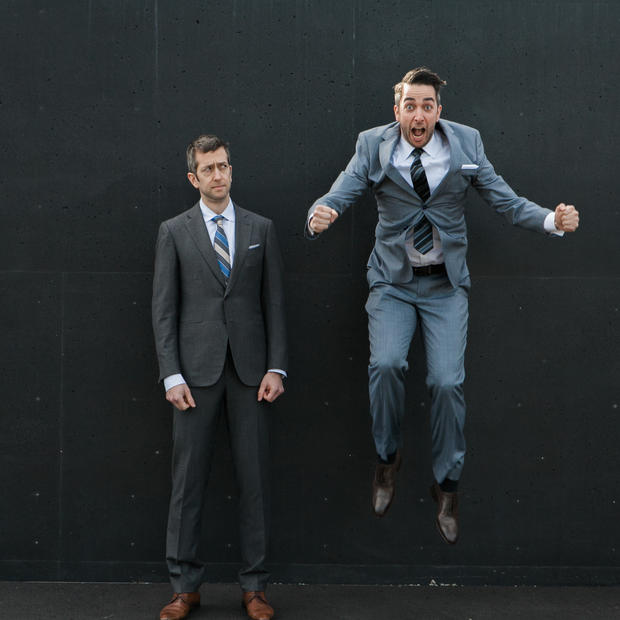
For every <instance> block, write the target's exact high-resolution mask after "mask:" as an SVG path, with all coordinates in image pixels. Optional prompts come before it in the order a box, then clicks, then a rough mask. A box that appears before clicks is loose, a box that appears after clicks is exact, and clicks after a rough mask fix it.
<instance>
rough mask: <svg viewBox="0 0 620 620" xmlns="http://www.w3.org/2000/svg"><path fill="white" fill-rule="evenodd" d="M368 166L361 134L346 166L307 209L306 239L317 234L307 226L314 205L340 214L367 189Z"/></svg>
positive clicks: (366, 145)
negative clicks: (327, 189)
mask: <svg viewBox="0 0 620 620" xmlns="http://www.w3.org/2000/svg"><path fill="white" fill-rule="evenodd" d="M369 166H370V155H369V150H368V144H367V141H366V139H365V138H364V136H363V134H360V135H359V136H358V138H357V143H356V145H355V153H354V155H353V157H352V158H351V161H349V163H348V165H347V167H346V168H345V170H344V171H342V172H341V173H340V174H339V175H338V178H337V179H336V180H335V181H334V183H333V185H332V186H331V188H330V190H329V192H327V194H325V195H324V196H321V198H319V199H318V200H315V201H314V203H313V205H312V206H311V207H310V209H309V210H308V214H307V215H306V222H305V228H304V233H305V236H306V237H307V238H308V239H316V238H317V237H318V236H319V235H318V234H313V233H312V232H310V229H309V228H308V222H309V221H310V215H311V214H312V213H313V212H314V208H315V207H316V205H319V204H321V205H326V206H328V207H331V208H332V209H334V211H337V212H338V215H342V213H343V212H344V211H346V210H347V209H348V208H349V207H351V206H353V205H354V204H355V202H357V200H358V199H359V198H360V197H361V196H363V194H364V193H365V192H366V190H367V189H368V187H369V185H370V182H369V180H368V169H369Z"/></svg>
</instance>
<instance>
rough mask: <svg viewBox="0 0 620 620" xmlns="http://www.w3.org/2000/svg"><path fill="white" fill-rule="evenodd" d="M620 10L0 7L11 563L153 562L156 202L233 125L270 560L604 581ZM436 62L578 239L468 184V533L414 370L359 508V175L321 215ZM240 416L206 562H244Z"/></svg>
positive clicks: (493, 142)
mask: <svg viewBox="0 0 620 620" xmlns="http://www.w3.org/2000/svg"><path fill="white" fill-rule="evenodd" d="M619 24H620V4H618V3H616V2H613V1H594V2H593V1H590V0H587V1H586V0H584V1H573V2H564V1H559V0H549V1H547V2H538V1H537V2H530V1H519V2H511V1H500V2H497V1H481V0H473V1H472V2H459V1H453V0H447V1H441V2H440V1H420V0H414V1H411V0H409V1H407V2H404V1H392V2H388V1H374V2H373V1H371V0H343V1H341V2H327V1H324V0H317V1H314V2H310V1H301V0H297V1H292V0H291V1H285V0H280V1H276V0H274V1H266V0H264V1H258V0H254V1H251V0H247V1H243V0H234V1H222V2H200V1H198V0H191V1H190V0H188V1H185V2H181V3H179V2H172V1H163V0H140V1H138V0H124V1H123V0H108V1H103V0H102V1H96V0H90V1H89V2H77V1H76V2H70V1H69V0H64V1H59V2H43V1H36V0H31V1H28V2H22V1H18V0H5V1H4V2H2V3H1V5H0V39H1V40H2V41H3V43H4V45H3V52H2V57H1V63H0V66H1V70H2V74H1V79H0V131H1V136H2V139H1V140H0V170H1V171H2V172H1V174H0V235H1V242H0V299H1V300H2V303H1V304H0V325H2V327H3V334H4V337H3V338H2V339H1V340H0V342H1V357H0V393H1V394H2V404H1V406H0V414H1V416H2V429H3V430H2V431H1V432H0V488H1V489H2V493H3V501H2V505H1V507H0V549H1V550H2V552H1V557H0V578H3V579H76V580H90V579H99V580H101V579H120V580H123V579H141V580H159V579H165V567H164V563H163V555H164V530H165V521H166V508H167V500H168V493H169V462H170V425H171V424H170V423H171V420H170V411H169V408H168V406H167V404H166V403H165V401H164V399H163V390H162V388H161V387H160V386H158V385H157V384H156V379H157V371H156V362H155V356H154V349H153V344H152V334H151V327H150V286H151V277H152V261H153V247H154V240H155V235H156V231H157V227H158V224H159V222H160V221H161V220H163V219H166V218H168V217H171V216H173V215H175V214H176V213H179V212H181V211H182V210H184V209H186V208H188V207H189V206H191V204H193V202H194V201H195V200H196V195H195V193H194V190H193V189H192V188H191V187H190V186H189V184H188V183H187V181H186V179H185V166H184V150H185V146H186V144H187V143H188V142H189V141H190V140H191V139H192V138H193V137H195V136H196V135H197V134H199V133H203V132H213V133H217V134H218V135H221V136H222V137H223V138H225V139H227V140H228V141H229V142H230V143H231V147H232V151H233V166H234V171H235V175H234V177H235V180H234V185H233V192H232V194H233V198H234V199H235V200H236V201H237V202H238V203H239V204H241V205H242V206H245V207H246V208H249V209H251V210H254V211H257V212H258V213H261V214H264V215H266V216H268V217H271V218H272V219H274V221H275V222H276V225H277V230H278V235H279V239H280V242H281V245H282V249H283V252H284V256H285V259H286V287H287V305H288V314H289V332H290V339H291V367H290V379H289V381H288V384H287V392H286V394H285V396H284V397H283V398H282V399H281V400H280V401H279V402H278V403H277V404H276V405H275V406H274V408H273V416H272V445H273V450H272V462H273V484H274V494H273V495H274V497H273V515H274V528H273V544H272V553H271V562H272V568H273V573H274V577H275V578H276V579H278V580H283V581H323V582H330V581H331V582H338V583H340V582H372V583H376V582H396V583H410V582H417V581H428V580H430V579H431V578H436V579H437V580H444V581H446V580H447V581H449V582H450V583H452V582H455V583H512V582H515V583H517V582H518V583H617V581H618V577H619V575H620V568H619V560H618V555H619V554H620V546H619V544H618V543H619V542H620V541H619V540H618V534H617V528H616V527H615V526H616V523H617V520H618V508H619V505H620V493H619V492H618V474H617V472H618V471H619V469H620V457H619V452H618V450H617V445H618V416H619V415H620V409H619V408H618V404H619V403H620V393H619V389H618V375H619V365H618V356H617V348H618V335H617V334H618V325H619V319H620V315H619V311H618V308H619V307H620V291H619V289H618V276H619V262H620V261H619V256H618V250H617V248H618V228H619V227H618V223H619V209H618V205H617V198H616V186H615V181H616V179H615V176H616V174H615V168H616V164H617V159H618V146H617V145H618V138H619V137H620V127H619V122H618V114H617V112H616V111H617V109H618V104H619V103H620V88H619V86H618V83H617V78H616V77H615V76H616V74H617V58H618V54H619V52H620V42H619V40H618V37H617V34H616V33H617V30H618V26H619ZM420 64H426V65H428V66H430V67H431V68H433V69H434V70H435V71H437V72H438V73H439V74H440V75H441V76H442V77H444V78H445V79H446V80H447V81H448V86H447V88H446V89H445V91H444V95H443V105H444V109H443V116H444V117H445V118H448V119H450V120H454V121H458V122H461V123H465V124H469V125H473V126H475V127H477V128H478V129H479V130H480V131H481V133H482V137H483V139H484V142H485V147H486V151H487V155H488V156H489V158H490V160H491V161H492V162H493V163H494V165H495V167H496V169H497V170H498V171H499V172H500V173H501V174H502V175H503V176H504V177H505V178H506V179H507V180H508V181H509V182H510V183H511V184H512V186H513V187H514V188H515V189H516V190H517V191H518V192H519V193H522V194H524V195H526V196H528V197H529V198H530V199H532V200H534V201H536V202H538V203H540V204H542V205H544V206H549V207H552V208H553V207H554V206H555V204H557V203H558V202H560V201H568V202H572V203H574V204H576V205H577V207H578V208H579V210H580V212H581V215H582V226H581V228H580V230H579V232H578V233H577V234H576V235H574V236H571V237H570V238H565V239H562V240H550V239H548V238H545V237H544V236H543V235H535V234H532V233H528V232H526V231H522V230H519V229H515V228H512V227H511V226H509V225H508V224H507V223H506V222H504V221H503V220H501V219H500V218H498V217H496V216H495V215H494V213H493V212H492V210H490V209H489V208H488V207H487V206H486V205H485V204H483V203H482V202H481V201H480V200H479V199H478V198H477V197H476V196H472V198H471V201H470V206H469V211H468V226H469V234H470V255H469V264H470V269H471V271H472V274H473V288H472V294H471V308H470V310H471V320H470V336H469V349H468V357H467V371H468V378H467V383H466V395H467V399H468V405H469V409H468V422H467V435H468V440H469V456H468V461H467V465H466V472H465V475H464V478H463V484H462V489H463V494H462V509H461V513H462V517H461V522H462V539H461V541H460V542H459V544H458V545H457V546H456V547H455V548H448V547H446V546H445V545H443V543H442V542H441V540H440V539H439V537H438V536H437V534H436V532H435V531H434V527H433V508H432V506H431V502H430V500H429V497H428V484H429V483H430V480H431V471H430V456H429V428H428V416H427V412H428V399H427V395H426V392H425V388H424V377H423V374H424V360H423V353H422V351H421V350H420V343H419V342H418V341H417V340H416V341H415V342H414V345H413V347H412V352H411V367H412V370H411V373H410V386H409V387H410V390H409V411H408V412H407V416H406V422H405V444H404V448H403V451H404V459H405V462H404V468H403V470H402V472H401V475H400V478H399V483H398V484H399V488H398V497H397V501H396V503H395V505H394V507H393V508H392V509H391V511H390V515H389V517H387V518H386V519H384V520H381V521H378V520H377V519H375V518H374V517H373V515H372V514H371V510H370V497H369V495H370V479H371V475H372V469H373V462H374V461H373V459H374V455H373V447H372V442H371V439H370V433H369V428H370V425H369V417H368V402H367V386H366V377H367V375H366V365H367V359H368V344H367V333H366V318H365V314H364V310H363V305H364V301H365V296H366V283H365V267H364V266H365V261H366V257H367V255H368V253H369V251H370V248H371V247H372V241H373V229H374V225H375V221H376V211H375V207H374V202H373V200H372V198H371V197H368V198H366V199H364V200H363V201H361V202H360V204H359V205H358V206H357V207H356V208H355V209H352V210H350V211H349V212H348V213H347V214H346V215H345V216H343V217H342V218H341V220H339V221H338V223H337V226H335V227H334V229H333V230H332V231H330V233H329V234H328V235H325V236H324V237H323V238H321V239H320V240H319V241H317V242H315V243H309V242H307V241H305V240H304V239H303V236H302V226H303V220H304V217H305V215H304V214H305V212H306V209H307V208H308V206H309V205H310V204H311V202H312V201H313V200H314V199H315V198H316V197H317V196H319V195H321V194H322V193H324V192H325V191H326V190H327V188H328V187H329V185H330V184H331V182H332V180H333V179H334V178H335V177H336V175H337V174H338V172H339V171H340V170H341V169H342V168H343V167H344V166H345V165H346V163H347V161H348V159H349V157H350V156H351V154H352V152H353V146H354V143H355V138H356V135H357V133H358V132H359V131H361V130H363V129H366V128H368V127H371V126H374V125H378V124H383V123H386V122H389V121H390V120H391V119H392V118H393V113H392V102H391V87H392V85H393V84H394V83H395V82H396V81H397V80H398V79H399V78H400V77H401V76H402V75H403V74H404V73H405V72H406V71H407V70H408V69H410V68H412V67H413V66H417V65H420ZM226 441H227V438H226V436H225V433H224V431H223V429H222V435H221V437H220V441H219V446H218V454H217V458H216V462H215V466H214V468H213V472H212V479H211V484H210V487H209V496H208V511H207V512H208V514H207V517H206V522H205V537H204V538H205V541H204V542H205V544H204V547H205V550H204V556H205V558H206V559H207V560H208V562H209V571H208V577H209V579H212V580H222V579H233V578H234V574H235V570H236V566H237V563H238V561H239V550H238V537H237V527H236V489H235V484H234V476H233V472H232V464H231V460H230V457H229V454H228V449H227V445H226Z"/></svg>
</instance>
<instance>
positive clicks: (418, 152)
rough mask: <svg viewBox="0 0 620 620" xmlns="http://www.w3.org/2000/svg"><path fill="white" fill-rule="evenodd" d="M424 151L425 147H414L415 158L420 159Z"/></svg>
mask: <svg viewBox="0 0 620 620" xmlns="http://www.w3.org/2000/svg"><path fill="white" fill-rule="evenodd" d="M422 153H424V149H421V148H415V149H413V157H414V159H420V157H422Z"/></svg>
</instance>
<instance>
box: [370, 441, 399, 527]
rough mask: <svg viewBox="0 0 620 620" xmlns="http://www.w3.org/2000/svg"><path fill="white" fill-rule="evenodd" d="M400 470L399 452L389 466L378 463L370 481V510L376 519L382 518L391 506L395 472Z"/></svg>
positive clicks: (394, 486)
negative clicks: (373, 512)
mask: <svg viewBox="0 0 620 620" xmlns="http://www.w3.org/2000/svg"><path fill="white" fill-rule="evenodd" d="M399 469H400V452H398V451H397V452H396V457H395V459H394V462H393V463H392V464H391V465H385V464H383V463H378V464H377V467H375V477H374V479H373V481H372V509H373V510H374V511H375V514H376V515H377V516H378V517H382V516H383V515H384V514H385V513H386V512H387V510H388V508H389V507H390V505H391V504H392V500H393V499H394V490H395V488H396V472H397V471H398V470H399Z"/></svg>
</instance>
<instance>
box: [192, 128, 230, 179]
mask: <svg viewBox="0 0 620 620" xmlns="http://www.w3.org/2000/svg"><path fill="white" fill-rule="evenodd" d="M222 147H224V148H225V149H226V156H227V157H228V163H230V147H229V146H228V142H224V140H221V139H220V138H218V137H217V136H213V135H211V134H202V135H201V136H198V137H197V138H196V139H195V140H193V141H192V142H191V143H190V145H189V146H188V147H187V170H188V171H189V172H193V173H194V174H196V151H200V152H201V153H209V152H211V151H217V149H219V148H222Z"/></svg>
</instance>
